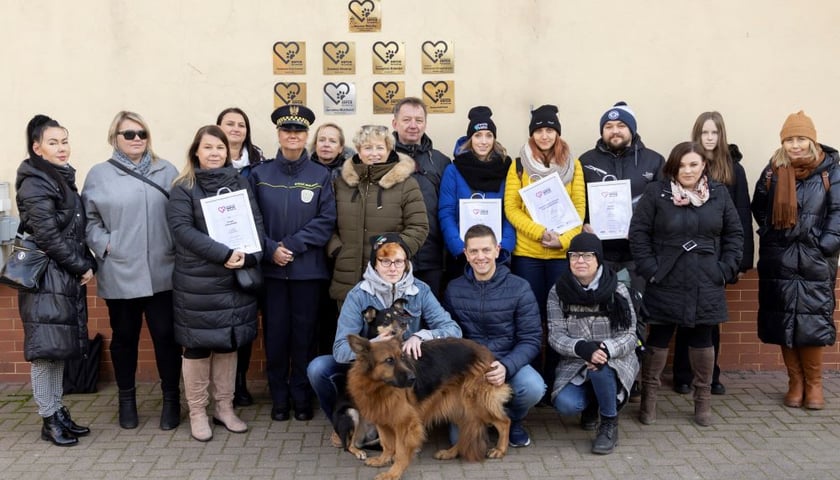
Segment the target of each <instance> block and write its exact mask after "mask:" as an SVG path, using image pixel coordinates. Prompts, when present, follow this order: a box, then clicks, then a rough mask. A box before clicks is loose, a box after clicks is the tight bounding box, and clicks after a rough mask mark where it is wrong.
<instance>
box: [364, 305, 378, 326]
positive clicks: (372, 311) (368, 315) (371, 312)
mask: <svg viewBox="0 0 840 480" xmlns="http://www.w3.org/2000/svg"><path fill="white" fill-rule="evenodd" d="M377 313H379V310H377V309H376V308H375V307H374V306H373V305H368V307H367V308H366V309H364V310H362V317H363V318H364V319H365V322H366V323H373V321H374V320H376V314H377Z"/></svg>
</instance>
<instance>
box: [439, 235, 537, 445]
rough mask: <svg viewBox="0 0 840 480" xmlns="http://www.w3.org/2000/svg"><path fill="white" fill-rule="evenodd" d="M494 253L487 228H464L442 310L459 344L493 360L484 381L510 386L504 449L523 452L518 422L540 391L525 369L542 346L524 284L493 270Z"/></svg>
mask: <svg viewBox="0 0 840 480" xmlns="http://www.w3.org/2000/svg"><path fill="white" fill-rule="evenodd" d="M500 251H501V248H500V246H499V242H498V240H497V239H496V236H495V235H494V234H493V230H492V229H490V227H487V226H485V225H474V226H472V227H470V229H469V230H467V232H466V234H465V235H464V255H465V256H466V259H467V262H468V263H469V267H467V269H466V271H465V273H464V275H463V276H462V277H458V278H456V279H455V280H453V281H452V282H450V283H449V286H448V287H447V288H446V293H445V294H444V300H443V305H444V308H446V310H447V311H449V313H450V315H452V318H453V319H455V321H456V322H457V323H458V325H460V327H461V331H462V332H463V336H464V338H468V339H470V340H473V341H475V342H478V343H480V344H482V345H484V346H485V347H487V348H488V349H489V350H490V351H491V352H493V355H495V357H496V361H495V362H493V363H492V364H491V365H490V366H491V368H492V370H490V371H489V372H487V374H486V375H485V377H486V378H487V381H488V382H490V383H492V384H494V385H501V384H502V383H504V382H507V383H509V384H510V386H511V389H512V390H513V397H512V398H511V400H510V401H509V402H508V404H507V411H508V415H509V416H510V419H511V426H510V446H512V447H525V446H528V445H530V444H531V439H530V438H529V437H528V432H527V431H526V430H525V429H524V428H523V427H522V420H523V419H524V418H525V415H527V414H528V410H530V409H531V407H533V406H534V405H536V404H537V402H539V401H540V399H541V398H542V396H543V394H544V393H545V389H546V386H545V383H543V380H542V377H541V376H540V374H539V373H537V371H536V370H534V368H533V367H531V365H529V364H530V362H531V360H533V359H534V358H536V356H537V355H539V353H540V346H541V345H542V327H541V323H540V310H539V307H538V306H537V301H536V299H535V298H534V293H533V292H532V291H531V287H530V285H529V284H528V282H527V281H525V279H523V278H520V277H517V276H516V275H514V274H512V273H511V272H510V270H509V269H508V267H506V266H505V265H503V264H502V263H501V262H498V264H497V260H498V259H499V253H500ZM450 440H455V439H453V438H450Z"/></svg>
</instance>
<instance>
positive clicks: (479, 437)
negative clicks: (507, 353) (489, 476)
mask: <svg viewBox="0 0 840 480" xmlns="http://www.w3.org/2000/svg"><path fill="white" fill-rule="evenodd" d="M347 340H348V341H349V342H350V347H351V348H352V349H353V351H354V352H355V353H356V361H355V363H354V364H353V366H352V367H351V368H350V372H349V373H348V376H347V387H348V390H349V391H350V395H351V397H352V398H353V400H354V401H355V403H356V406H357V407H358V409H359V412H360V413H361V414H362V416H364V417H365V418H366V419H368V420H369V421H371V422H373V423H374V424H376V427H377V430H378V431H379V439H380V442H381V444H382V454H381V455H380V456H378V457H373V458H369V459H367V461H366V462H365V464H366V465H368V466H371V467H382V466H385V465H388V464H390V463H392V462H393V465H392V466H391V468H390V469H389V470H388V471H387V472H383V473H380V474H379V475H377V476H376V480H397V479H399V478H400V477H401V476H402V474H403V472H405V469H406V468H407V467H408V465H409V463H410V462H411V459H412V456H413V455H414V452H415V451H416V450H418V449H419V448H420V447H421V446H422V444H423V442H424V440H425V438H426V427H427V426H430V425H432V424H435V423H442V422H453V423H455V424H457V425H458V428H459V430H460V434H459V436H458V443H457V444H455V445H453V446H452V447H450V448H448V449H444V450H440V451H438V452H437V453H435V458H436V459H438V460H448V459H452V458H455V457H457V456H461V457H462V458H463V459H465V460H467V461H473V462H475V461H479V460H481V459H483V458H485V457H487V458H501V457H503V456H504V455H505V453H506V452H507V448H508V433H509V430H510V419H509V418H508V416H507V414H506V413H505V409H504V405H505V402H507V401H508V400H509V399H510V397H511V395H512V392H511V389H510V387H509V386H508V385H507V384H504V385H500V386H495V385H491V384H490V383H489V382H487V380H486V379H485V378H484V375H485V373H486V372H487V371H489V370H490V364H491V363H492V362H493V360H494V357H493V354H492V353H490V351H489V350H488V349H487V348H485V347H484V346H481V345H479V344H477V343H475V342H473V341H470V340H466V339H461V338H445V339H436V340H430V341H427V342H424V343H423V347H422V351H423V355H422V356H421V357H420V358H418V359H417V360H411V359H409V358H407V357H406V356H404V355H403V352H402V350H401V342H400V341H399V339H397V338H392V339H390V340H388V341H384V342H371V341H370V340H368V339H366V338H362V337H360V336H358V335H350V336H348V337H347ZM487 425H493V426H494V427H495V428H496V431H497V432H498V434H499V440H498V443H496V446H495V447H494V448H491V449H489V450H488V449H487Z"/></svg>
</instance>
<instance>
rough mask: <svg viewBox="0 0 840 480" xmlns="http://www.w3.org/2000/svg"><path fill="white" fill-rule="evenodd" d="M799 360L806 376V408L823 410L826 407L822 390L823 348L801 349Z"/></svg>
mask: <svg viewBox="0 0 840 480" xmlns="http://www.w3.org/2000/svg"><path fill="white" fill-rule="evenodd" d="M799 360H800V361H801V362H802V371H803V373H804V374H805V403H804V406H805V408H807V409H809V410H822V409H823V407H825V399H824V398H823V388H822V363H823V361H822V360H823V347H799Z"/></svg>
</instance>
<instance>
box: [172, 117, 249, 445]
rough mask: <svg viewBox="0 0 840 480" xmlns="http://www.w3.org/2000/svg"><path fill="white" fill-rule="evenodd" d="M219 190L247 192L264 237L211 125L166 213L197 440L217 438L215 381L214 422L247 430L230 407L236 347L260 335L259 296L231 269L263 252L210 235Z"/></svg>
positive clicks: (243, 183) (202, 132)
mask: <svg viewBox="0 0 840 480" xmlns="http://www.w3.org/2000/svg"><path fill="white" fill-rule="evenodd" d="M220 189H229V190H230V191H238V190H243V189H244V190H246V191H248V198H249V200H250V205H251V211H252V212H253V215H254V222H255V223H256V226H257V235H258V236H257V238H258V239H262V238H263V226H262V215H260V210H259V207H258V206H257V204H256V202H255V201H254V197H253V195H252V194H251V191H250V188H249V186H248V181H247V180H246V179H245V178H244V177H242V176H240V175H239V173H238V172H237V171H236V169H234V168H233V167H232V166H231V161H230V150H229V148H228V142H227V138H226V137H225V134H224V132H223V131H222V130H221V129H220V128H219V127H217V126H215V125H208V126H205V127H202V128H200V129H199V130H198V132H197V133H196V135H195V139H193V143H192V146H191V147H190V150H189V156H188V160H187V164H186V166H185V167H184V169H183V170H182V172H181V175H180V176H179V177H178V178H176V179H175V184H174V186H173V187H172V191H171V192H170V198H169V204H168V206H167V212H166V213H167V219H168V221H169V227H170V228H171V229H172V237H173V239H174V241H175V272H174V273H173V276H172V284H173V304H174V308H175V340H176V341H177V342H178V343H179V344H180V345H182V346H183V347H184V348H185V350H184V361H183V366H182V371H183V375H184V389H185V393H186V397H187V403H188V405H189V409H190V429H191V431H192V436H193V438H195V439H196V440H199V441H202V442H206V441H208V440H210V439H211V438H213V432H212V430H211V429H210V425H209V422H208V419H207V411H206V407H207V404H208V403H209V397H208V387H209V384H210V382H211V380H212V382H213V387H214V388H213V392H214V394H213V396H214V400H215V403H216V405H215V414H214V416H213V422H214V423H216V424H219V425H224V426H225V428H226V429H228V430H229V431H231V432H234V433H243V432H245V431H247V430H248V426H247V425H246V424H245V423H244V422H243V421H242V420H240V419H239V418H238V417H237V416H236V413H235V412H234V411H233V391H234V382H235V378H236V362H237V354H236V350H237V348H238V347H239V346H241V345H244V344H246V343H249V342H251V341H253V340H254V338H255V337H256V334H257V320H256V319H257V296H256V295H255V294H252V293H248V292H245V291H243V290H242V289H241V288H239V286H238V284H237V282H236V279H235V272H234V271H235V270H236V269H239V268H243V267H253V266H256V265H258V264H259V262H260V260H261V258H262V253H261V252H257V253H253V254H251V253H247V254H246V253H244V252H242V251H239V250H234V249H231V248H229V247H228V246H227V245H224V244H222V243H220V242H217V241H216V240H213V239H212V238H210V236H209V235H208V233H207V224H206V222H205V219H204V214H203V212H202V209H201V199H203V198H207V197H213V196H215V195H216V194H217V193H219V191H220ZM223 193H224V192H223ZM211 372H212V378H211Z"/></svg>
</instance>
